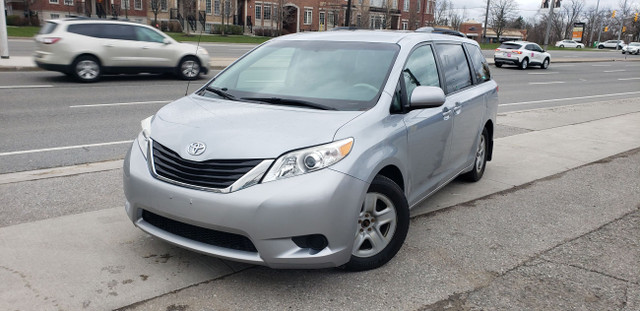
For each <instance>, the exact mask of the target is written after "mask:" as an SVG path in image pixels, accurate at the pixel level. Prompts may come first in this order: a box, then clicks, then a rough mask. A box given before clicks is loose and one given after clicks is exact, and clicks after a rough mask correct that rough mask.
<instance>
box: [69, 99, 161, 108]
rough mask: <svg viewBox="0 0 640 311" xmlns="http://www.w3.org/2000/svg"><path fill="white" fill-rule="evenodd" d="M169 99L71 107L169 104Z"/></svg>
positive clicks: (74, 106)
mask: <svg viewBox="0 0 640 311" xmlns="http://www.w3.org/2000/svg"><path fill="white" fill-rule="evenodd" d="M170 102H171V101H168V100H153V101H147V102H129V103H112V104H92V105H73V106H69V108H95V107H112V106H132V105H149V104H168V103H170Z"/></svg>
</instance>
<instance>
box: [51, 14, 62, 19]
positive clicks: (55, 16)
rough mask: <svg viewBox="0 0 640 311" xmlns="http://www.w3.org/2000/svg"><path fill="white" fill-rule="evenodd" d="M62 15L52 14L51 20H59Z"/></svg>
mask: <svg viewBox="0 0 640 311" xmlns="http://www.w3.org/2000/svg"><path fill="white" fill-rule="evenodd" d="M59 18H60V14H51V19H59Z"/></svg>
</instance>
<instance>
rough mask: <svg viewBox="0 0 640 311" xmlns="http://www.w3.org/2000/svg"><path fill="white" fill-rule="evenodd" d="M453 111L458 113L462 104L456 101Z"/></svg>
mask: <svg viewBox="0 0 640 311" xmlns="http://www.w3.org/2000/svg"><path fill="white" fill-rule="evenodd" d="M453 112H454V113H455V114H456V115H459V114H460V113H461V112H462V104H461V103H460V102H456V105H455V106H454V107H453Z"/></svg>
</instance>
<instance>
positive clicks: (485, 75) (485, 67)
mask: <svg viewBox="0 0 640 311" xmlns="http://www.w3.org/2000/svg"><path fill="white" fill-rule="evenodd" d="M465 45H466V46H467V51H468V52H469V57H470V58H471V61H472V62H473V74H474V75H475V76H476V81H477V83H482V82H485V81H489V80H491V73H490V72H489V64H487V59H485V58H484V56H482V52H481V51H480V48H479V47H478V46H476V45H473V44H466V43H465Z"/></svg>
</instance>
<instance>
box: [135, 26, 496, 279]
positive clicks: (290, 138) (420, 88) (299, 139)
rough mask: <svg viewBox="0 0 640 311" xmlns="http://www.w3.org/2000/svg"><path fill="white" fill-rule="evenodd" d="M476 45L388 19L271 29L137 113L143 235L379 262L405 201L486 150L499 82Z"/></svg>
mask: <svg viewBox="0 0 640 311" xmlns="http://www.w3.org/2000/svg"><path fill="white" fill-rule="evenodd" d="M488 68H489V67H488V65H487V62H486V60H485V58H484V57H483V56H482V53H481V51H480V48H479V46H478V44H477V43H476V42H475V41H473V40H469V39H465V38H459V37H455V36H448V35H441V34H431V33H417V32H386V31H360V30H357V31H353V30H345V31H333V32H324V33H300V34H293V35H288V36H283V37H279V38H276V39H273V40H270V41H268V42H266V43H264V44H263V45H261V46H259V47H257V48H256V49H254V50H252V51H251V52H249V53H247V54H246V55H244V56H243V57H242V58H240V59H239V60H237V61H236V62H235V63H233V64H232V65H231V66H229V67H227V68H226V69H225V70H224V71H222V72H220V73H219V74H218V75H217V76H216V77H215V78H213V79H212V80H210V81H209V82H208V83H207V84H205V85H204V86H203V87H202V88H200V89H199V90H197V91H196V92H195V93H193V94H191V95H189V96H186V97H184V98H182V99H179V100H177V101H175V102H173V103H170V104H168V105H167V106H165V107H163V108H162V109H160V110H159V111H158V112H157V113H156V114H155V115H154V116H152V117H149V118H147V119H145V120H143V121H142V124H141V125H142V131H141V132H140V134H139V135H138V137H137V139H136V140H135V141H134V143H133V145H132V147H131V149H130V151H129V153H128V154H127V156H126V158H125V163H124V190H125V195H126V199H127V200H126V206H125V209H126V212H127V214H128V216H129V218H130V219H131V220H132V221H133V223H134V224H135V225H136V226H137V227H138V228H140V229H142V230H143V231H145V232H147V233H149V234H151V235H153V236H155V237H157V238H159V239H162V240H164V241H167V242H170V243H173V244H176V245H179V246H181V247H184V248H187V249H191V250H194V251H197V252H201V253H204V254H208V255H212V256H217V257H220V258H224V259H230V260H235V261H240V262H245V263H251V264H259V265H266V266H269V267H273V268H324V267H345V268H347V269H350V270H366V269H373V268H377V267H380V266H382V265H384V264H385V263H386V262H388V261H389V260H390V259H391V258H393V257H394V255H395V254H396V253H397V252H398V250H399V249H400V247H401V246H402V244H403V242H404V240H405V237H406V235H407V231H408V228H409V210H410V209H411V208H412V207H414V206H416V205H418V204H419V203H420V202H421V201H423V200H424V199H425V198H427V197H428V196H430V195H431V194H433V193H434V192H436V191H437V190H438V189H440V188H442V187H443V186H444V185H446V184H447V183H448V182H450V181H451V180H453V179H454V178H456V177H458V176H460V175H461V176H462V177H464V178H465V179H466V180H469V181H477V180H479V179H480V178H481V177H482V175H483V173H484V171H485V164H486V161H489V160H491V154H492V149H493V148H492V147H493V132H494V127H495V118H496V111H497V106H498V87H497V85H496V83H495V82H494V81H493V80H492V79H491V76H490V72H489V69H488Z"/></svg>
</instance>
